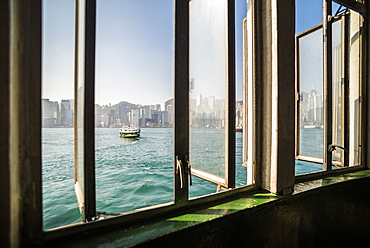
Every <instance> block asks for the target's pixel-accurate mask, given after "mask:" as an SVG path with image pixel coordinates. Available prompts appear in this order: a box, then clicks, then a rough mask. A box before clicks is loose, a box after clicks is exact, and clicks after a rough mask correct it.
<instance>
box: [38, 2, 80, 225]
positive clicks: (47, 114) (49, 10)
mask: <svg viewBox="0 0 370 248" xmlns="http://www.w3.org/2000/svg"><path fill="white" fill-rule="evenodd" d="M74 28H75V24H74V1H73V0H68V1H65V0H51V1H50V0H48V1H43V37H42V38H43V40H42V44H43V47H42V62H43V64H42V97H43V99H42V127H43V128H42V183H43V188H42V189H43V221H44V229H45V230H47V229H50V228H54V227H58V226H62V225H67V224H72V223H75V222H78V221H80V220H81V216H80V214H79V211H78V206H77V204H76V197H75V194H74V188H73V162H74V153H73V151H74V129H73V109H74V89H73V88H74V84H73V82H74V72H73V68H74Z"/></svg>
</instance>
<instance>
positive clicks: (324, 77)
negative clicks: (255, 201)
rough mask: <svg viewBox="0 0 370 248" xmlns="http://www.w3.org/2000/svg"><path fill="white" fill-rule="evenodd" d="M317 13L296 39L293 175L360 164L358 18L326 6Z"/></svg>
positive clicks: (342, 7) (360, 41)
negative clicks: (314, 21) (320, 17)
mask: <svg viewBox="0 0 370 248" xmlns="http://www.w3.org/2000/svg"><path fill="white" fill-rule="evenodd" d="M323 12H324V16H327V18H326V19H324V22H323V24H319V25H317V26H315V27H313V28H311V29H309V30H307V31H304V32H302V33H300V34H298V35H296V65H297V66H296V83H297V85H296V89H297V92H296V104H297V105H296V116H297V118H296V174H305V173H310V172H317V171H321V170H323V171H331V170H332V168H343V167H349V166H356V165H360V164H361V163H360V160H361V159H360V157H361V139H362V138H361V137H360V131H359V130H360V126H361V122H362V120H361V118H360V117H361V114H360V113H361V94H362V93H361V92H362V90H361V89H362V88H361V87H362V86H361V85H362V83H361V80H360V71H361V68H362V58H361V52H360V49H361V46H362V45H361V44H362V33H361V29H362V17H361V15H360V14H359V13H357V12H356V11H353V10H350V9H349V8H346V7H344V6H342V5H339V4H336V3H333V4H332V3H331V1H324V8H323ZM323 37H324V39H323ZM315 164H316V165H315ZM320 164H322V165H323V167H322V168H320V167H319V166H317V165H320Z"/></svg>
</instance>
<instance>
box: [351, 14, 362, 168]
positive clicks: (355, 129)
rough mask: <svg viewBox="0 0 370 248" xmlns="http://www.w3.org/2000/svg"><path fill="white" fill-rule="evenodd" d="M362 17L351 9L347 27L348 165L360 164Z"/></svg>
mask: <svg viewBox="0 0 370 248" xmlns="http://www.w3.org/2000/svg"><path fill="white" fill-rule="evenodd" d="M362 21H363V19H362V17H361V16H360V15H359V14H358V13H356V12H354V11H351V13H350V21H349V22H350V24H349V25H350V27H349V40H348V42H349V165H350V166H353V165H360V164H361V132H360V130H361V73H362V72H361V67H362V63H361V59H362V57H361V41H362V36H361V28H362Z"/></svg>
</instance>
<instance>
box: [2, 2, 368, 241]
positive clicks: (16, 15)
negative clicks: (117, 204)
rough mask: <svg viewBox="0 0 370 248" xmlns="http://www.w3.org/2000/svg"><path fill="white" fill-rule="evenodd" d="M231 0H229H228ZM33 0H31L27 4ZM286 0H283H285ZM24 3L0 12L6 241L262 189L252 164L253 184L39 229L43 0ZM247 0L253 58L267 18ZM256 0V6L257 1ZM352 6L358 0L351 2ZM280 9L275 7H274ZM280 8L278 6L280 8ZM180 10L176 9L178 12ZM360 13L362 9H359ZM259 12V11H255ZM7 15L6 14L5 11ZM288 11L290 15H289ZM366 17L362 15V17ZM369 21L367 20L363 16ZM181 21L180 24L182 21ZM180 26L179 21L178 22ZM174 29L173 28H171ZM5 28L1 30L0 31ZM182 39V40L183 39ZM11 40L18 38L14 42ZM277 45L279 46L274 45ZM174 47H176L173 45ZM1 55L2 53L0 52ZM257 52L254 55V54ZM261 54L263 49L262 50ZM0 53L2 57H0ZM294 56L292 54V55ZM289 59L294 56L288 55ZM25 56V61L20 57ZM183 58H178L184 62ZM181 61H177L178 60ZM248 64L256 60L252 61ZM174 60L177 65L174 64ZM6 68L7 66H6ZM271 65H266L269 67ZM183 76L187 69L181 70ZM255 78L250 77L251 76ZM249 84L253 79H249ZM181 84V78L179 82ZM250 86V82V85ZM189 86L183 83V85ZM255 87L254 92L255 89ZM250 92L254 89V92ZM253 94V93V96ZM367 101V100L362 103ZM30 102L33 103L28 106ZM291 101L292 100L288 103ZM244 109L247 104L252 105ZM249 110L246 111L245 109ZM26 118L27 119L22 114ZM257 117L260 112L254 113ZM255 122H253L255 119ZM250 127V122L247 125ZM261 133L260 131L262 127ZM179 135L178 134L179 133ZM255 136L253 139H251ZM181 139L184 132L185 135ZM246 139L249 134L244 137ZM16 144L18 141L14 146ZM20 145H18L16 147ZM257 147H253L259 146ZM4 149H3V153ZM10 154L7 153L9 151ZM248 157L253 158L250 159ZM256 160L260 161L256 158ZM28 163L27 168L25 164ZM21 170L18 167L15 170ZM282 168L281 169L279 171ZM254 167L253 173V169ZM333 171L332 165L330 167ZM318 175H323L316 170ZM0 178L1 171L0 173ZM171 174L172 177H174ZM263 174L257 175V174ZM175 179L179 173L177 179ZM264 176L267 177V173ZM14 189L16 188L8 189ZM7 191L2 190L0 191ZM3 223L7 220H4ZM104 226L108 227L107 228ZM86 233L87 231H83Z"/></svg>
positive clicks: (59, 234) (181, 6) (90, 227)
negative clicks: (5, 77) (4, 49)
mask: <svg viewBox="0 0 370 248" xmlns="http://www.w3.org/2000/svg"><path fill="white" fill-rule="evenodd" d="M229 1H232V0H229ZM31 2H32V4H31ZM286 2H288V1H286ZM337 2H346V3H352V4H355V2H354V1H349V0H347V1H337ZM27 3H28V4H24V3H23V1H22V4H20V3H18V2H17V1H7V2H6V4H8V5H7V7H9V8H0V13H3V12H5V13H10V15H9V19H8V21H5V23H4V24H5V25H6V26H8V27H10V28H9V29H8V30H7V29H6V30H5V31H4V33H3V32H2V31H1V32H0V33H1V37H3V36H4V37H5V38H6V39H5V40H6V41H9V46H8V48H9V51H10V52H9V53H10V56H9V57H7V56H5V58H6V59H7V61H6V64H9V66H4V67H1V68H0V70H1V73H3V72H5V73H9V92H6V93H1V94H2V95H3V94H4V95H6V94H8V96H9V98H4V100H5V101H6V100H7V99H9V101H8V102H9V105H10V106H11V108H9V109H7V110H5V111H4V112H1V116H2V117H6V119H7V120H9V123H10V124H8V125H6V124H5V127H4V128H5V131H9V132H7V133H10V134H9V135H10V136H9V137H10V138H9V140H10V141H9V145H8V149H6V150H5V151H4V153H3V152H2V153H0V156H1V158H2V159H4V160H3V161H8V160H6V158H9V161H8V163H7V164H6V165H5V167H6V168H7V169H9V173H10V175H11V179H10V180H9V181H7V180H5V181H1V185H2V186H4V188H3V189H4V191H5V192H11V193H16V194H17V195H16V196H15V195H13V194H12V195H10V194H8V195H9V201H10V205H11V206H12V207H13V208H12V209H11V211H10V210H9V211H8V210H7V211H6V213H9V215H8V216H9V218H10V221H9V222H11V223H12V225H13V226H12V230H10V229H11V228H10V224H9V223H8V224H9V228H8V227H5V228H6V231H7V233H9V237H5V239H6V242H7V241H9V242H8V243H11V244H12V245H13V246H22V245H28V246H29V245H34V244H36V245H37V244H38V245H40V244H47V243H48V242H52V241H54V242H55V241H58V240H60V239H63V238H66V237H71V238H72V237H75V238H80V237H81V236H80V235H82V234H84V235H91V234H92V233H97V232H99V233H101V231H102V230H103V229H104V228H105V229H112V228H113V227H114V228H117V229H118V228H125V227H129V226H130V225H132V224H133V223H135V224H137V223H140V221H142V222H143V223H144V222H145V223H147V222H149V221H151V220H153V219H154V218H159V217H164V216H166V217H168V216H170V215H173V216H175V215H178V214H179V211H191V210H193V209H195V208H196V207H199V206H200V205H202V206H206V205H209V204H212V203H213V202H217V201H226V200H228V199H230V198H231V197H237V196H241V195H243V194H244V193H245V192H250V191H251V190H252V189H257V188H258V189H261V188H267V187H264V185H263V184H261V181H264V180H265V178H263V176H264V174H263V173H261V171H262V169H263V168H264V167H262V168H260V167H259V168H256V171H254V172H253V180H255V184H251V185H247V186H244V187H241V188H238V189H235V190H230V191H225V192H221V193H218V194H214V195H211V196H207V197H201V198H197V199H193V200H190V201H184V202H182V203H180V204H176V205H174V204H173V203H168V204H162V205H160V206H154V207H149V208H145V209H141V210H138V211H136V213H130V214H128V213H126V214H123V215H122V216H119V217H114V218H110V219H105V220H99V221H91V222H88V223H85V224H73V225H69V226H64V227H60V228H57V229H53V230H48V231H43V229H42V201H41V199H42V178H41V174H42V171H41V164H42V161H41V121H40V120H41V27H42V18H41V13H42V4H41V0H32V1H31V0H28V2H27ZM188 3H189V0H175V10H176V11H175V14H176V22H175V23H178V24H179V25H180V27H178V28H181V29H182V31H181V32H179V34H181V35H184V37H183V38H184V39H183V38H182V39H181V40H182V41H180V39H177V40H176V41H175V56H181V53H182V52H184V51H183V50H182V49H180V48H179V45H180V44H181V45H185V46H186V44H185V43H186V40H188V33H186V30H187V29H186V27H185V25H186V24H184V22H185V23H188V19H187V18H188V12H186V9H187V8H188V7H186V6H187V5H188ZM248 3H250V4H251V5H250V6H249V8H250V10H251V11H252V12H253V13H250V14H251V15H252V16H250V17H249V19H248V26H249V25H250V26H249V27H252V30H251V32H250V34H251V36H252V37H249V36H248V39H249V38H250V39H251V40H252V41H254V43H252V45H253V48H251V50H249V51H252V53H253V57H254V58H256V57H258V60H259V61H261V60H262V59H263V58H264V57H263V55H261V52H260V53H259V54H258V51H257V49H256V48H258V45H259V44H258V42H256V41H261V40H262V39H263V35H262V34H258V33H257V31H258V30H259V27H264V26H263V25H261V24H262V23H263V22H262V23H261V19H263V18H266V14H265V16H263V8H260V6H258V4H262V1H259V0H250V1H249V2H248ZM279 4H284V1H279ZM256 5H257V7H256ZM355 5H356V6H358V5H359V3H356V4H355ZM360 6H361V8H362V9H363V10H364V9H365V6H364V5H363V4H361V5H360ZM278 9H279V8H278ZM281 9H283V8H281ZM180 12H181V15H180ZM359 12H360V13H362V14H364V11H363V12H361V11H359ZM259 15H261V16H259ZM4 16H7V15H4ZM288 17H291V16H290V15H288ZM366 21H367V20H366ZM367 22H368V21H367ZM367 24H368V23H364V41H363V44H362V46H363V48H362V49H363V50H362V51H363V54H364V56H363V57H362V61H363V64H362V69H363V70H362V71H363V74H362V75H361V76H362V77H363V82H366V83H363V84H362V90H363V98H364V99H365V100H367V91H366V90H367V88H366V84H368V83H369V82H368V81H367V80H368V77H367V73H369V72H368V70H366V69H367V64H365V63H364V62H367V60H368V58H369V52H368V49H367V45H368V40H367V39H368V34H367V33H368V31H369V30H367V29H368V28H369V27H368V25H367ZM182 25H184V26H182ZM181 26H182V27H181ZM284 32H285V31H282V32H281V33H282V35H284ZM175 33H176V32H175ZM3 34H4V35H3ZM184 42H185V43H184ZM14 44H17V46H15V45H14ZM278 47H280V46H278ZM177 49H178V50H177ZM0 55H1V56H2V54H0ZM256 55H257V56H256ZM248 56H252V54H248ZM265 56H266V55H265ZM2 58H3V57H2ZM291 59H293V58H291ZM293 60H294V59H293ZM20 62H24V63H20ZM185 62H186V60H185ZM185 62H184V61H183V63H185ZM180 64H181V63H180ZM253 64H258V63H256V62H255V61H254V62H253ZM176 66H179V65H175V67H176ZM248 68H249V69H250V70H251V71H253V72H259V70H258V69H257V67H250V66H249V65H248ZM8 69H9V70H8ZM270 69H271V68H270ZM178 70H179V72H178V73H183V71H182V70H180V69H179V68H178ZM252 75H253V77H257V76H258V75H256V74H252ZM183 77H186V75H183ZM0 83H1V85H3V84H4V85H6V84H7V82H5V83H3V81H1V82H0ZM187 83H188V81H187V82H185V80H184V81H183V85H182V87H184V86H185V84H187ZM253 83H255V82H253ZM251 84H252V83H251ZM179 85H181V84H179ZM252 89H253V88H252ZM185 92H188V89H186V90H185ZM254 93H255V92H254ZM254 93H253V94H254ZM253 100H255V99H253ZM366 104H369V103H366ZM30 106H32V108H31V107H30ZM293 106H294V104H293ZM251 109H252V110H253V109H255V106H252V108H251ZM251 109H249V110H251ZM367 110H368V107H367V106H365V104H364V106H363V108H362V113H363V114H366V115H364V118H363V119H362V120H361V124H362V127H361V130H360V131H361V133H362V134H363V135H362V140H363V142H362V144H363V145H364V150H365V152H363V153H362V161H363V165H362V166H360V167H359V168H355V169H363V168H365V166H364V164H366V156H365V154H367V151H368V146H367V145H368V144H367V143H366V142H367V137H366V135H367V133H366V127H367V125H366V124H367V123H366V120H367V114H368V112H367ZM248 113H249V111H248ZM21 114H24V115H22V118H23V119H22V120H23V123H27V125H21V124H20V123H21V122H19V121H18V120H19V119H20V115H21ZM25 118H26V119H25ZM257 118H259V117H257ZM251 122H253V125H254V126H252V128H253V127H254V128H255V127H256V125H255V123H256V122H255V120H254V119H253V120H251ZM257 123H258V122H257ZM248 129H249V127H248ZM262 133H263V132H262ZM179 135H181V134H179ZM252 135H253V136H254V137H252V139H251V140H252V141H254V142H253V143H252V144H253V145H255V144H257V145H255V146H256V147H257V149H260V150H261V149H262V148H263V147H261V142H260V139H261V138H260V137H259V136H256V135H255V134H252ZM255 138H257V140H255ZM185 139H186V138H185ZM248 139H250V138H249V137H248ZM18 145H19V146H18ZM17 148H19V149H17ZM251 149H253V154H254V156H256V155H258V152H256V150H255V148H252V147H251ZM260 150H257V151H260ZM5 153H6V154H5ZM8 156H9V157H8ZM260 161H261V158H258V160H257V162H260ZM251 162H252V163H253V162H255V160H254V159H253V160H252V161H251ZM258 166H260V164H258ZM30 168H32V169H30ZM21 171H22V172H23V171H24V173H20V172H21ZM282 172H284V170H283V171H282ZM346 172H348V170H347V169H343V170H338V173H340V174H343V173H346ZM256 173H257V174H258V175H256ZM333 173H334V171H333ZM319 176H321V177H322V176H323V174H320V175H319ZM277 177H278V178H279V179H280V178H283V179H284V177H283V176H282V175H281V174H279V175H278V176H277ZM2 178H3V177H2ZM175 178H176V177H175ZM261 178H262V179H261ZM177 180H178V179H177ZM266 180H267V179H266ZM13 190H15V191H13ZM5 195H7V194H5ZM185 198H186V197H184V194H183V192H182V193H181V194H180V196H179V198H178V199H184V200H186V199H185ZM5 224H7V223H5ZM108 227H109V228H108ZM86 233H88V234H86Z"/></svg>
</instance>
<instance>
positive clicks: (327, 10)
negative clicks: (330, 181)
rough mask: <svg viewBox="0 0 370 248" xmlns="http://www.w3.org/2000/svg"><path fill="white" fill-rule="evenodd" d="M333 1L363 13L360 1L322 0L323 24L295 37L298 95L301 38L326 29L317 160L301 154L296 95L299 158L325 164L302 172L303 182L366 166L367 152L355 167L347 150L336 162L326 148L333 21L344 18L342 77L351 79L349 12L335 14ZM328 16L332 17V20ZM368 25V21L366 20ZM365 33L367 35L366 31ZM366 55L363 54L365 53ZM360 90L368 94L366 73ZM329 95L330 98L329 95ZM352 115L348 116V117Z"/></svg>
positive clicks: (329, 141)
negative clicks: (320, 156)
mask: <svg viewBox="0 0 370 248" xmlns="http://www.w3.org/2000/svg"><path fill="white" fill-rule="evenodd" d="M332 2H336V3H338V4H342V5H343V6H345V7H348V8H349V9H352V10H354V11H356V12H359V13H360V14H364V5H363V4H360V3H358V2H356V3H354V1H350V0H349V1H331V0H323V23H322V24H320V25H317V26H316V27H313V28H311V29H309V30H307V31H305V32H303V33H302V34H299V35H297V36H296V82H297V83H296V95H297V96H299V92H300V90H299V39H300V38H301V37H304V36H306V35H308V34H311V33H312V32H315V31H317V30H319V29H322V30H323V37H324V39H323V73H324V74H323V85H324V92H323V106H324V108H323V110H324V111H323V112H324V115H323V119H324V133H323V136H324V137H323V138H324V140H323V159H316V158H311V157H306V156H300V154H299V133H300V132H299V120H298V119H299V97H296V159H298V160H303V161H309V162H314V163H321V164H323V171H319V172H313V173H308V174H302V175H296V181H297V182H301V181H306V180H311V179H313V178H320V177H322V176H325V175H328V174H331V173H345V172H350V171H356V170H361V169H364V168H366V166H365V157H364V154H361V158H360V159H361V161H362V163H361V164H360V165H356V166H351V167H347V166H345V165H348V161H349V154H348V152H345V153H344V159H343V162H337V161H333V159H332V151H329V149H327V148H328V147H330V146H331V145H332V143H333V142H332V140H333V123H332V122H333V119H332V112H333V103H332V97H333V88H332V81H333V80H332V79H333V75H332V74H333V71H332V66H333V61H332V52H333V51H332V24H333V21H341V23H342V24H341V30H342V31H341V32H342V35H341V40H342V42H341V46H342V47H341V49H342V56H341V59H342V61H341V64H342V66H341V77H342V80H344V81H345V82H348V77H349V75H348V74H349V69H348V68H349V66H348V61H349V55H348V49H349V48H348V39H349V34H348V15H347V14H342V15H341V16H340V17H332V16H331V13H332ZM329 16H330V17H331V19H329ZM364 25H365V22H364ZM363 36H364V34H363ZM365 41H366V38H365V37H363V38H362V40H361V47H362V49H364V47H365ZM362 56H363V55H362ZM365 62H366V60H365V58H363V57H362V59H361V63H362V65H361V66H362V67H365ZM361 81H362V83H361V86H360V87H361V91H362V93H363V94H365V93H366V91H365V90H366V89H365V83H364V82H366V76H365V75H362V78H361ZM343 92H344V94H345V96H346V97H344V99H343V100H344V102H343V103H344V106H345V107H344V109H343V115H344V117H345V116H348V91H347V90H346V89H344V91H343ZM326 96H330V97H326ZM361 113H363V114H362V116H365V115H364V113H366V106H361ZM348 118H349V117H348ZM348 118H342V121H343V123H342V125H343V127H344V129H343V135H342V137H343V139H344V147H348V145H349V137H348V129H349V126H348V125H349V124H348ZM364 119H365V118H363V119H362V120H361V127H364ZM359 131H360V132H361V134H362V135H361V144H366V143H365V142H366V136H365V131H364V129H363V128H362V129H361V130H359ZM332 166H337V167H344V166H345V168H339V169H337V170H333V169H332Z"/></svg>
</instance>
